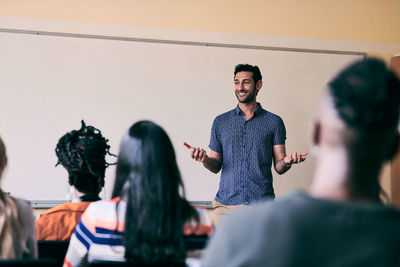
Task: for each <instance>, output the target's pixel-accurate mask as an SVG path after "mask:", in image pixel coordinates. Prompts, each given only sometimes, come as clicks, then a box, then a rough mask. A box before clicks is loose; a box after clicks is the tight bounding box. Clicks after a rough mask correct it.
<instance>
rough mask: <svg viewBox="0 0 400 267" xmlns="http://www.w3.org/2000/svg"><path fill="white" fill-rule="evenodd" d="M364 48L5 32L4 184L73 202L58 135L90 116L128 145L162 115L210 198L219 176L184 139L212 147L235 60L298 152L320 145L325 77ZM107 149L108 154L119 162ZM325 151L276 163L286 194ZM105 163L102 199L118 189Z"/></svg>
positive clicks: (1, 64) (195, 197)
mask: <svg viewBox="0 0 400 267" xmlns="http://www.w3.org/2000/svg"><path fill="white" fill-rule="evenodd" d="M362 56H363V55H362V53H342V52H335V51H317V50H315V51H314V50H296V49H290V48H288V49H273V48H270V47H267V46H266V47H259V46H257V47H252V46H241V45H232V44H230V45H224V44H206V43H204V44H202V43H191V42H173V41H165V42H164V41H154V40H139V39H137V40H136V39H129V38H105V37H104V38H103V37H96V36H83V35H82V36H79V35H73V34H57V33H51V34H31V33H29V32H28V34H27V32H12V31H10V32H7V31H3V32H0V90H1V98H0V99H1V105H0V113H1V120H0V135H1V136H2V138H3V140H4V142H5V143H6V146H7V150H8V157H9V166H8V169H7V172H6V173H5V175H4V177H3V179H2V180H3V181H2V188H3V189H4V190H5V191H7V192H10V193H11V194H12V195H15V196H18V197H23V198H25V199H28V200H38V201H40V200H43V201H45V200H57V201H65V200H66V194H67V189H68V186H67V180H68V179H67V177H68V174H67V172H66V171H65V170H64V169H63V167H62V166H58V167H55V164H56V162H57V158H56V155H55V152H54V150H55V146H56V143H57V141H58V139H59V138H60V137H61V136H62V135H63V134H64V133H66V132H68V131H70V130H72V129H79V128H80V121H81V120H82V119H84V120H85V122H86V123H87V124H88V125H93V126H95V127H97V128H99V129H100V130H101V131H102V134H103V135H104V136H105V137H106V138H108V139H109V144H110V145H111V152H112V153H115V154H117V153H118V150H119V142H120V140H121V137H122V136H123V134H124V133H125V131H126V130H127V129H128V127H129V126H130V125H131V124H133V123H134V122H136V121H138V120H142V119H149V120H153V121H154V122H156V123H158V124H160V125H161V126H162V127H163V128H164V129H165V130H166V131H167V133H168V134H169V136H170V138H171V140H172V142H173V144H174V147H175V150H176V155H177V161H178V164H179V167H180V170H181V174H182V177H183V180H184V184H185V189H186V196H187V197H188V199H189V200H191V201H194V202H196V201H210V200H211V199H212V198H214V196H215V194H216V192H217V190H218V184H219V174H213V173H211V172H209V171H208V170H206V169H205V168H204V167H203V166H202V164H200V163H198V162H195V161H193V160H192V159H191V158H190V157H189V150H187V149H186V147H184V146H183V145H182V143H183V142H184V141H186V142H188V143H190V144H192V145H195V146H200V147H204V148H207V150H208V143H209V138H210V130H211V125H212V122H213V119H214V118H215V117H216V116H217V115H219V114H221V113H223V112H226V111H228V110H231V109H233V108H234V107H235V106H236V104H237V100H236V97H235V95H234V92H233V69H234V66H235V65H236V64H238V63H249V64H255V65H258V66H259V67H260V69H261V72H262V75H263V82H264V85H263V87H262V89H261V91H260V93H259V94H258V97H257V100H258V101H259V102H260V103H261V104H262V106H263V108H265V109H267V110H268V111H270V112H273V113H275V114H278V115H279V116H281V117H282V119H283V121H284V123H285V126H286V130H287V142H286V147H287V151H288V152H292V151H309V150H310V147H309V132H310V125H311V122H312V120H313V116H314V115H313V114H314V110H315V104H316V102H317V99H318V97H319V96H320V93H321V91H322V90H323V88H324V86H325V84H326V82H327V81H328V80H329V79H330V78H331V77H332V76H333V75H335V74H336V73H337V71H338V70H339V69H340V68H342V67H343V66H345V65H347V64H348V63H349V62H352V61H354V60H356V59H360V58H362ZM113 160H114V159H113V158H108V161H113ZM314 166H315V158H314V157H313V156H310V157H309V158H308V159H307V160H306V162H304V163H302V164H301V165H296V166H294V167H293V168H292V169H291V170H290V171H289V172H287V173H286V174H284V175H278V174H276V173H275V172H274V171H273V176H274V187H275V192H276V194H277V195H278V196H279V195H282V194H285V193H287V192H288V191H290V190H293V189H307V188H308V187H309V185H310V182H311V178H312V176H313V169H314ZM114 173H115V167H109V168H108V170H107V172H106V185H105V190H104V191H103V193H102V194H101V196H102V197H103V198H109V197H110V195H111V192H112V188H113V182H114Z"/></svg>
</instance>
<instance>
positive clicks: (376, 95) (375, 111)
mask: <svg viewBox="0 0 400 267" xmlns="http://www.w3.org/2000/svg"><path fill="white" fill-rule="evenodd" d="M329 92H330V94H331V96H332V97H333V103H334V105H335V108H336V110H337V111H338V114H339V116H340V118H341V119H342V120H343V121H344V122H345V123H346V124H347V125H348V126H349V127H351V128H354V129H357V130H360V131H371V130H384V129H391V128H396V127H397V125H398V122H399V104H400V82H399V80H398V78H397V77H396V75H395V74H394V73H393V72H392V71H391V70H389V69H388V68H387V67H386V65H385V63H384V62H383V61H381V60H379V59H374V58H369V59H364V60H360V61H357V62H355V63H353V64H351V65H350V66H348V67H347V68H345V69H344V70H343V71H341V72H340V73H339V74H338V75H337V76H336V78H334V79H333V80H332V81H331V82H330V83H329Z"/></svg>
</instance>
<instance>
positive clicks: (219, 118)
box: [214, 108, 236, 122]
mask: <svg viewBox="0 0 400 267" xmlns="http://www.w3.org/2000/svg"><path fill="white" fill-rule="evenodd" d="M235 110H236V109H235V108H234V109H231V110H229V111H227V112H224V113H222V114H219V115H218V116H217V117H215V119H214V122H219V121H222V120H226V119H229V118H231V117H233V116H234V115H235Z"/></svg>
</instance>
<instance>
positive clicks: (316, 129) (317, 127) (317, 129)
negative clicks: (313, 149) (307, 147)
mask: <svg viewBox="0 0 400 267" xmlns="http://www.w3.org/2000/svg"><path fill="white" fill-rule="evenodd" d="M320 136H321V123H320V121H318V120H316V121H314V124H313V127H312V132H311V138H312V144H313V146H318V145H319V142H320Z"/></svg>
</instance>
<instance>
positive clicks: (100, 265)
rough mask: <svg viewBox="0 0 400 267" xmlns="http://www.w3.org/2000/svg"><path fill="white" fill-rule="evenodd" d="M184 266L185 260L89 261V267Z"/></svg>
mask: <svg viewBox="0 0 400 267" xmlns="http://www.w3.org/2000/svg"><path fill="white" fill-rule="evenodd" d="M112 266H117V267H185V266H186V264H185V262H171V263H157V264H143V263H135V262H93V263H89V267H112Z"/></svg>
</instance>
